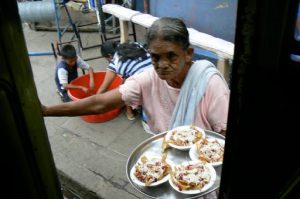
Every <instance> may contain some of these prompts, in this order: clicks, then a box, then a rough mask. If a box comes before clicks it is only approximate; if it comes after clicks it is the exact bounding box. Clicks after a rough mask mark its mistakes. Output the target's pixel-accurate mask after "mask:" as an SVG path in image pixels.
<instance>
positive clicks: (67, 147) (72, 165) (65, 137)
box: [24, 24, 150, 199]
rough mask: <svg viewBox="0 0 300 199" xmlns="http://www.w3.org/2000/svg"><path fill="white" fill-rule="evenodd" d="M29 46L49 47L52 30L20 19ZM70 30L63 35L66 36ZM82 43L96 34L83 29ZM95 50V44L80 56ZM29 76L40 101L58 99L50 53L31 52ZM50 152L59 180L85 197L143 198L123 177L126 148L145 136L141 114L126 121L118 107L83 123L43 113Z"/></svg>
mask: <svg viewBox="0 0 300 199" xmlns="http://www.w3.org/2000/svg"><path fill="white" fill-rule="evenodd" d="M24 35H25V38H26V42H27V48H28V51H29V52H48V51H51V46H50V43H51V42H54V41H55V40H56V32H41V31H33V30H31V29H29V28H28V26H27V25H26V24H25V25H24ZM67 37H70V35H66V38H67ZM82 37H83V42H84V45H91V44H95V43H99V42H100V41H99V35H98V34H95V33H85V34H82ZM95 55H99V49H92V50H87V51H84V52H83V57H91V56H95ZM30 61H31V66H32V70H33V73H34V80H35V83H36V88H37V91H38V95H39V98H40V100H41V102H42V103H43V104H46V105H51V104H57V103H61V101H60V98H59V97H58V95H57V94H56V92H55V90H56V88H55V83H54V67H55V60H54V57H52V56H39V57H30ZM89 63H90V64H91V65H92V66H93V67H94V68H95V70H96V71H99V70H105V67H106V64H107V63H106V61H105V60H103V59H102V60H99V59H98V60H93V61H90V62H89ZM45 124H46V127H47V130H48V136H49V140H50V143H51V148H52V153H53V156H54V159H55V163H56V167H57V170H58V172H59V174H60V178H61V180H62V181H61V182H62V184H64V186H66V187H69V188H70V189H72V190H74V191H75V192H77V193H80V195H81V196H83V197H84V198H109V199H114V198H116V199H119V198H122V199H127V198H128V199H132V198H145V197H144V196H143V195H141V194H140V193H138V192H137V191H136V190H135V189H134V188H133V187H132V186H131V185H130V183H129V182H128V180H127V177H126V173H125V166H126V161H127V158H128V156H129V154H130V152H131V151H132V150H133V149H134V148H135V147H136V146H137V145H138V144H139V143H140V142H141V141H143V140H145V139H146V138H148V137H150V135H149V134H147V133H145V131H144V130H143V128H142V126H141V123H140V120H135V121H129V120H127V118H126V117H125V114H124V113H122V114H121V115H119V116H118V117H117V118H115V119H114V120H111V121H108V122H105V123H97V124H93V123H86V122H84V121H82V120H81V119H80V118H79V117H70V118H68V117H61V118H58V117H53V118H45Z"/></svg>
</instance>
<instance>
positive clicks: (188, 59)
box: [186, 48, 194, 62]
mask: <svg viewBox="0 0 300 199" xmlns="http://www.w3.org/2000/svg"><path fill="white" fill-rule="evenodd" d="M193 55H194V48H188V49H187V50H186V62H191V61H192V59H193Z"/></svg>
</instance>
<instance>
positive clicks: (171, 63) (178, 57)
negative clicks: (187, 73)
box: [149, 38, 193, 80]
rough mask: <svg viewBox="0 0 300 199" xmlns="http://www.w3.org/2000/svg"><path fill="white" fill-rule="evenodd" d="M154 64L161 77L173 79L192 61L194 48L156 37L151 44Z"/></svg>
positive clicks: (150, 50)
mask: <svg viewBox="0 0 300 199" xmlns="http://www.w3.org/2000/svg"><path fill="white" fill-rule="evenodd" d="M149 53H150V55H151V58H152V64H153V66H154V68H155V70H156V73H157V74H158V76H159V78H161V79H163V80H172V79H176V78H177V77H179V76H180V75H181V74H182V72H183V71H184V70H182V69H183V68H184V67H185V66H186V65H187V64H189V63H191V61H192V55H193V49H192V48H188V49H186V50H185V49H183V47H182V46H180V45H179V44H177V43H172V42H169V41H164V40H162V39H160V38H157V39H154V40H152V41H151V43H150V45H149Z"/></svg>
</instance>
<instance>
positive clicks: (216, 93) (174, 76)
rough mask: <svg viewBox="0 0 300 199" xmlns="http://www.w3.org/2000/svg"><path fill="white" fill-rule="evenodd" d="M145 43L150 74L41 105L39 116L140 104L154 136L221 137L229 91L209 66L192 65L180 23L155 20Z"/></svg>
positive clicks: (191, 50)
mask: <svg viewBox="0 0 300 199" xmlns="http://www.w3.org/2000/svg"><path fill="white" fill-rule="evenodd" d="M146 42H147V44H148V47H149V49H148V50H149V53H150V55H151V59H152V64H153V66H154V68H153V69H150V70H148V71H146V72H144V73H141V74H138V75H135V76H132V77H130V78H128V79H127V81H126V82H125V83H124V84H123V85H121V86H120V87H119V88H117V89H115V90H112V91H109V92H106V93H103V94H98V95H94V96H91V97H88V98H85V99H82V100H79V101H73V102H69V103H64V104H59V105H55V106H48V107H46V106H43V114H44V116H78V115H86V114H98V113H104V112H107V111H109V110H112V109H114V108H116V107H122V106H124V105H125V104H126V105H128V106H131V107H133V108H136V107H138V106H140V105H141V106H142V107H143V108H144V111H145V113H146V115H147V117H148V121H147V122H148V125H149V127H150V130H151V131H152V132H154V133H160V132H163V131H166V130H168V129H172V128H174V127H176V126H180V125H188V124H194V125H196V126H199V127H201V128H203V129H208V130H213V131H215V132H219V133H222V134H224V133H225V131H226V125H227V112H228V104H229V89H228V86H227V84H226V82H225V81H224V78H223V77H222V75H221V74H220V73H219V72H218V70H217V69H216V68H215V66H214V65H213V64H212V63H210V62H208V61H206V60H200V61H196V62H193V61H192V56H193V52H194V50H193V48H191V47H190V43H189V34H188V30H187V28H186V26H185V24H184V23H183V22H182V21H181V20H180V19H177V18H169V17H163V18H160V19H159V20H157V21H155V22H154V23H153V24H152V26H151V27H150V28H149V29H148V32H147V35H146Z"/></svg>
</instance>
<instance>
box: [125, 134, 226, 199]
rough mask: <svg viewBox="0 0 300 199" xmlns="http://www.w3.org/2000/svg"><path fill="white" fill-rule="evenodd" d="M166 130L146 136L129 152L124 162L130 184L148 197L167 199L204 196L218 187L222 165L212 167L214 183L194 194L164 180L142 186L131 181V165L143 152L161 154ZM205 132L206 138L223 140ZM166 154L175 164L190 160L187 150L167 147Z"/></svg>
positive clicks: (220, 136) (218, 136)
mask: <svg viewBox="0 0 300 199" xmlns="http://www.w3.org/2000/svg"><path fill="white" fill-rule="evenodd" d="M166 133H167V132H163V133H160V134H158V135H155V136H153V137H151V138H148V139H147V140H145V141H144V142H142V143H141V144H139V145H138V146H137V147H136V148H135V149H134V150H133V152H132V153H131V154H130V156H129V157H128V160H127V164H126V175H127V178H128V180H129V182H130V183H131V185H132V186H133V187H134V188H135V189H136V190H138V191H139V192H141V193H142V194H144V195H146V196H148V197H150V198H168V199H173V198H174V199H176V198H190V199H192V198H199V197H200V196H204V195H206V194H208V193H210V192H212V191H214V190H216V189H217V188H219V185H220V176H221V170H222V165H220V166H218V167H214V168H215V170H216V173H217V179H216V181H215V183H214V185H213V186H212V187H211V188H210V189H208V190H207V191H205V192H201V193H199V194H195V195H187V194H182V193H179V192H177V191H175V190H174V189H173V188H172V187H171V185H170V184H169V182H165V183H163V184H161V185H159V186H157V187H142V186H139V185H137V184H135V183H134V182H133V180H132V179H131V177H130V170H131V169H132V167H133V166H134V165H135V163H136V162H137V161H138V159H139V158H140V157H141V156H142V155H143V154H144V153H151V154H153V155H157V156H160V155H161V154H162V141H163V138H164V136H165V135H166ZM205 133H206V138H209V137H213V138H218V139H222V140H224V139H225V138H224V136H222V135H220V134H217V133H215V132H213V131H208V130H205ZM167 150H168V151H167V152H168V156H167V159H169V160H171V161H172V162H173V163H175V164H180V163H182V162H187V161H191V159H190V157H189V151H180V150H178V149H174V148H168V149H167Z"/></svg>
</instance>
